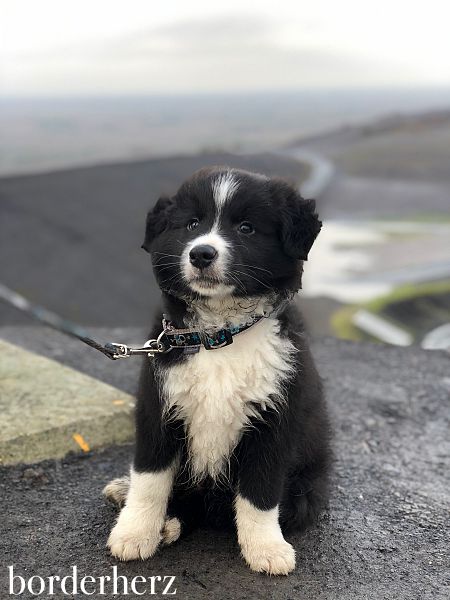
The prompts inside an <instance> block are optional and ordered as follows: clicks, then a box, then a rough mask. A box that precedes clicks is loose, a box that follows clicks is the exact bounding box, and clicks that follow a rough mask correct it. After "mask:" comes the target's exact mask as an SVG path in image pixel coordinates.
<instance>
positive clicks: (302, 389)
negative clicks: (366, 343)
mask: <svg viewBox="0 0 450 600" xmlns="http://www.w3.org/2000/svg"><path fill="white" fill-rule="evenodd" d="M320 228H321V222H320V221H319V219H318V217H317V214H316V213H315V203H314V201H312V200H304V199H302V198H301V197H300V195H299V194H298V192H297V191H296V190H295V189H294V188H292V187H291V186H290V185H288V184H287V183H285V182H284V181H282V180H279V179H270V178H268V177H265V176H263V175H258V174H254V173H249V172H245V171H240V170H236V169H229V168H219V167H217V168H211V169H203V170H201V171H198V172H197V173H195V174H194V175H193V176H192V177H191V178H190V179H189V180H188V181H186V182H185V183H184V184H183V185H182V186H181V187H180V189H179V190H178V192H177V194H176V195H175V196H174V197H172V198H161V199H160V200H158V202H157V204H156V206H155V207H154V209H153V210H151V211H150V212H149V214H148V216H147V229H146V235H145V242H144V244H143V248H145V250H147V251H148V252H149V253H150V255H151V258H152V264H153V270H154V273H155V275H156V278H157V281H158V283H159V286H160V288H161V290H162V292H163V311H164V314H165V316H166V319H167V320H168V322H170V326H171V327H173V328H176V329H187V330H189V331H192V330H195V331H197V332H199V333H200V336H201V339H202V340H205V339H207V340H208V339H210V340H212V339H215V338H214V336H215V335H216V332H218V331H219V330H222V332H223V330H226V331H227V332H231V333H229V334H227V340H228V341H227V342H226V343H225V344H222V345H220V347H215V348H214V349H212V350H211V349H206V348H204V347H202V348H200V349H199V348H198V347H197V348H184V347H180V348H178V347H177V348H174V349H171V351H170V352H166V353H161V354H157V355H156V356H155V358H152V359H148V358H146V359H145V360H144V362H143V367H142V372H141V380H140V391H139V394H138V402H137V410H136V430H137V439H136V450H135V458H134V464H133V468H132V470H131V475H130V477H127V478H123V479H118V480H114V481H113V482H111V483H110V484H109V485H108V486H107V487H106V488H105V493H106V495H107V496H109V497H110V498H112V499H113V500H115V501H116V502H118V503H121V504H124V507H123V508H122V511H121V513H120V516H119V518H118V520H117V523H116V525H115V527H114V528H113V530H112V532H111V535H110V537H109V540H108V546H109V548H110V550H111V552H112V554H113V555H114V556H116V557H117V558H119V559H122V560H132V559H139V558H140V559H145V558H148V557H150V556H152V555H153V554H154V553H155V552H156V550H157V548H158V546H159V545H160V544H168V543H171V542H173V541H175V540H176V539H177V538H178V537H179V535H180V532H183V531H189V530H190V529H192V528H193V527H194V526H195V525H197V524H199V523H201V522H204V521H205V520H206V521H207V522H210V523H213V524H216V525H217V524H218V525H222V524H224V523H226V522H227V521H228V522H229V523H233V522H234V523H235V525H236V529H237V537H238V541H239V545H240V548H241V551H242V555H243V557H244V559H245V560H246V561H247V563H248V565H249V566H250V568H251V569H252V570H254V571H262V572H267V573H270V574H273V575H276V574H287V573H289V572H290V571H292V570H293V569H294V567H295V551H294V549H293V547H292V546H291V545H290V544H289V543H288V542H287V541H285V539H284V537H283V532H286V531H288V530H290V529H294V528H303V527H305V526H306V525H307V524H308V523H310V522H311V521H312V520H314V518H315V517H316V516H317V514H318V512H319V510H320V508H321V506H322V503H323V500H324V498H325V496H326V487H327V485H326V483H327V470H328V465H329V462H330V451H329V427H328V420H327V415H326V408H325V404H324V400H323V396H322V386H321V382H320V379H319V376H318V374H317V371H316V369H315V366H314V363H313V359H312V357H311V354H310V352H309V350H308V347H307V343H306V341H305V337H304V331H303V326H302V320H301V317H300V314H299V312H298V310H297V307H296V305H295V303H294V301H293V296H294V293H295V292H296V291H297V290H298V289H299V288H300V287H301V275H302V270H303V261H304V260H306V258H307V255H308V252H309V250H310V248H311V246H312V244H313V242H314V239H315V238H316V236H317V234H318V233H319V230H320ZM161 320H162V314H160V315H158V317H157V319H156V321H155V324H154V327H153V330H152V332H151V337H152V338H157V337H158V335H159V334H160V333H161V330H162V325H161ZM181 339H182V340H184V339H185V337H182V338H181ZM230 339H232V343H230Z"/></svg>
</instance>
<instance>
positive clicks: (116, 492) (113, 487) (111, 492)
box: [102, 477, 130, 506]
mask: <svg viewBox="0 0 450 600" xmlns="http://www.w3.org/2000/svg"><path fill="white" fill-rule="evenodd" d="M129 489H130V478H129V477H121V478H119V479H113V480H112V481H110V482H109V483H108V484H107V485H105V487H104V488H103V492H102V493H103V495H104V496H106V498H108V500H111V501H112V502H114V504H117V505H118V506H123V505H124V504H125V500H126V499H127V494H128V490H129Z"/></svg>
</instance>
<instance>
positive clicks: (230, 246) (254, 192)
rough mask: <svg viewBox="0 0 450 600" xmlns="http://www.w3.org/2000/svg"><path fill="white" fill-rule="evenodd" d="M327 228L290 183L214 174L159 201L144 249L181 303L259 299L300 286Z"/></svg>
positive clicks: (233, 172)
mask: <svg viewBox="0 0 450 600" xmlns="http://www.w3.org/2000/svg"><path fill="white" fill-rule="evenodd" d="M321 225H322V223H321V222H320V221H319V219H318V216H317V214H316V213H315V202H314V200H304V199H303V198H301V196H300V195H299V193H298V192H297V191H296V190H295V189H294V188H293V187H292V186H290V185H289V184H287V183H286V182H284V181H283V180H280V179H269V178H268V177H265V176H263V175H259V174H254V173H249V172H246V171H240V170H237V169H229V168H226V167H223V168H222V167H214V168H210V169H202V170H201V171H198V172H197V173H195V174H194V175H193V176H192V177H191V178H190V179H188V180H187V181H186V182H185V183H184V184H183V185H182V186H181V187H180V189H179V190H178V192H177V193H176V194H175V196H173V197H171V198H160V199H159V200H158V202H157V203H156V205H155V207H154V208H153V209H152V210H151V211H150V212H149V213H148V215H147V227H146V233H145V241H144V244H143V245H142V247H143V248H144V249H145V250H147V252H149V253H150V254H151V257H152V264H153V268H154V272H155V275H156V278H157V281H158V283H159V285H160V287H161V289H162V290H164V291H166V292H169V293H171V294H173V295H175V296H180V297H186V296H188V297H189V296H196V295H200V296H204V297H221V296H222V297H223V296H228V295H234V296H254V295H262V294H265V293H269V292H273V291H276V292H280V291H283V290H296V289H298V288H299V287H300V283H301V272H302V264H303V261H304V260H306V259H307V256H308V252H309V250H310V248H311V246H312V244H313V242H314V240H315V238H316V236H317V234H318V233H319V231H320V228H321Z"/></svg>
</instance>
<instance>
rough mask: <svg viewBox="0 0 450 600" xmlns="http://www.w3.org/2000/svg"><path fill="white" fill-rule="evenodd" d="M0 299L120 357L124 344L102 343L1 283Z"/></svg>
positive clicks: (98, 348) (93, 346)
mask: <svg viewBox="0 0 450 600" xmlns="http://www.w3.org/2000/svg"><path fill="white" fill-rule="evenodd" d="M0 299H1V300H3V301H4V302H7V303H8V304H10V305H11V306H13V307H14V308H16V309H17V310H20V311H22V312H24V313H26V314H28V315H30V316H31V317H33V318H34V319H36V320H37V321H40V322H41V323H44V324H45V325H48V326H49V327H51V328H52V329H56V330H57V331H60V332H61V333H64V334H66V335H68V336H70V337H73V338H76V339H78V340H80V341H81V342H84V343H85V344H87V345H88V346H90V347H91V348H95V350H98V351H99V352H101V353H102V354H104V355H105V356H107V357H108V358H110V359H111V360H115V359H116V358H119V357H120V355H121V352H120V349H119V348H117V347H116V346H123V345H122V344H106V345H103V344H100V343H98V342H96V341H95V340H93V339H92V338H91V337H90V336H89V335H88V333H87V331H85V330H84V329H83V328H82V327H79V326H78V325H75V323H72V322H71V321H68V320H67V319H62V318H61V317H59V316H58V315H57V314H55V313H54V312H51V311H50V310H47V309H46V308H44V307H43V306H38V305H37V304H32V303H31V302H30V301H29V300H27V299H26V298H25V297H24V296H21V295H20V294H18V293H17V292H14V291H12V290H10V289H9V288H7V287H6V286H5V285H3V284H2V283H0Z"/></svg>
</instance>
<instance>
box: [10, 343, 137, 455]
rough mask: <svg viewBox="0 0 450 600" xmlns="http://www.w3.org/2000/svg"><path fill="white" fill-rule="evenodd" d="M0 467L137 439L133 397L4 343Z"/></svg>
mask: <svg viewBox="0 0 450 600" xmlns="http://www.w3.org/2000/svg"><path fill="white" fill-rule="evenodd" d="M0 355H1V361H0V411H1V414H2V419H1V420H2V427H1V433H0V463H2V464H14V463H19V462H36V461H39V460H44V459H47V458H61V457H63V456H65V455H66V454H67V453H68V452H70V451H74V452H88V451H89V450H90V449H91V448H98V447H101V446H105V445H108V444H112V443H121V442H125V441H128V440H130V439H131V438H132V436H133V418H132V414H133V406H134V399H133V398H132V396H130V395H129V394H126V393H124V392H122V391H119V390H117V389H116V388H114V387H112V386H110V385H107V384H105V383H103V382H101V381H98V380H96V379H93V378H92V377H89V376H87V375H84V374H82V373H79V372H77V371H74V370H73V369H71V368H69V367H66V366H63V365H61V364H59V363H57V362H55V361H53V360H49V359H48V358H44V357H42V356H37V355H36V354H33V353H31V352H28V351H26V350H23V349H21V348H18V347H17V346H14V345H12V344H9V343H7V342H4V341H1V340H0Z"/></svg>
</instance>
